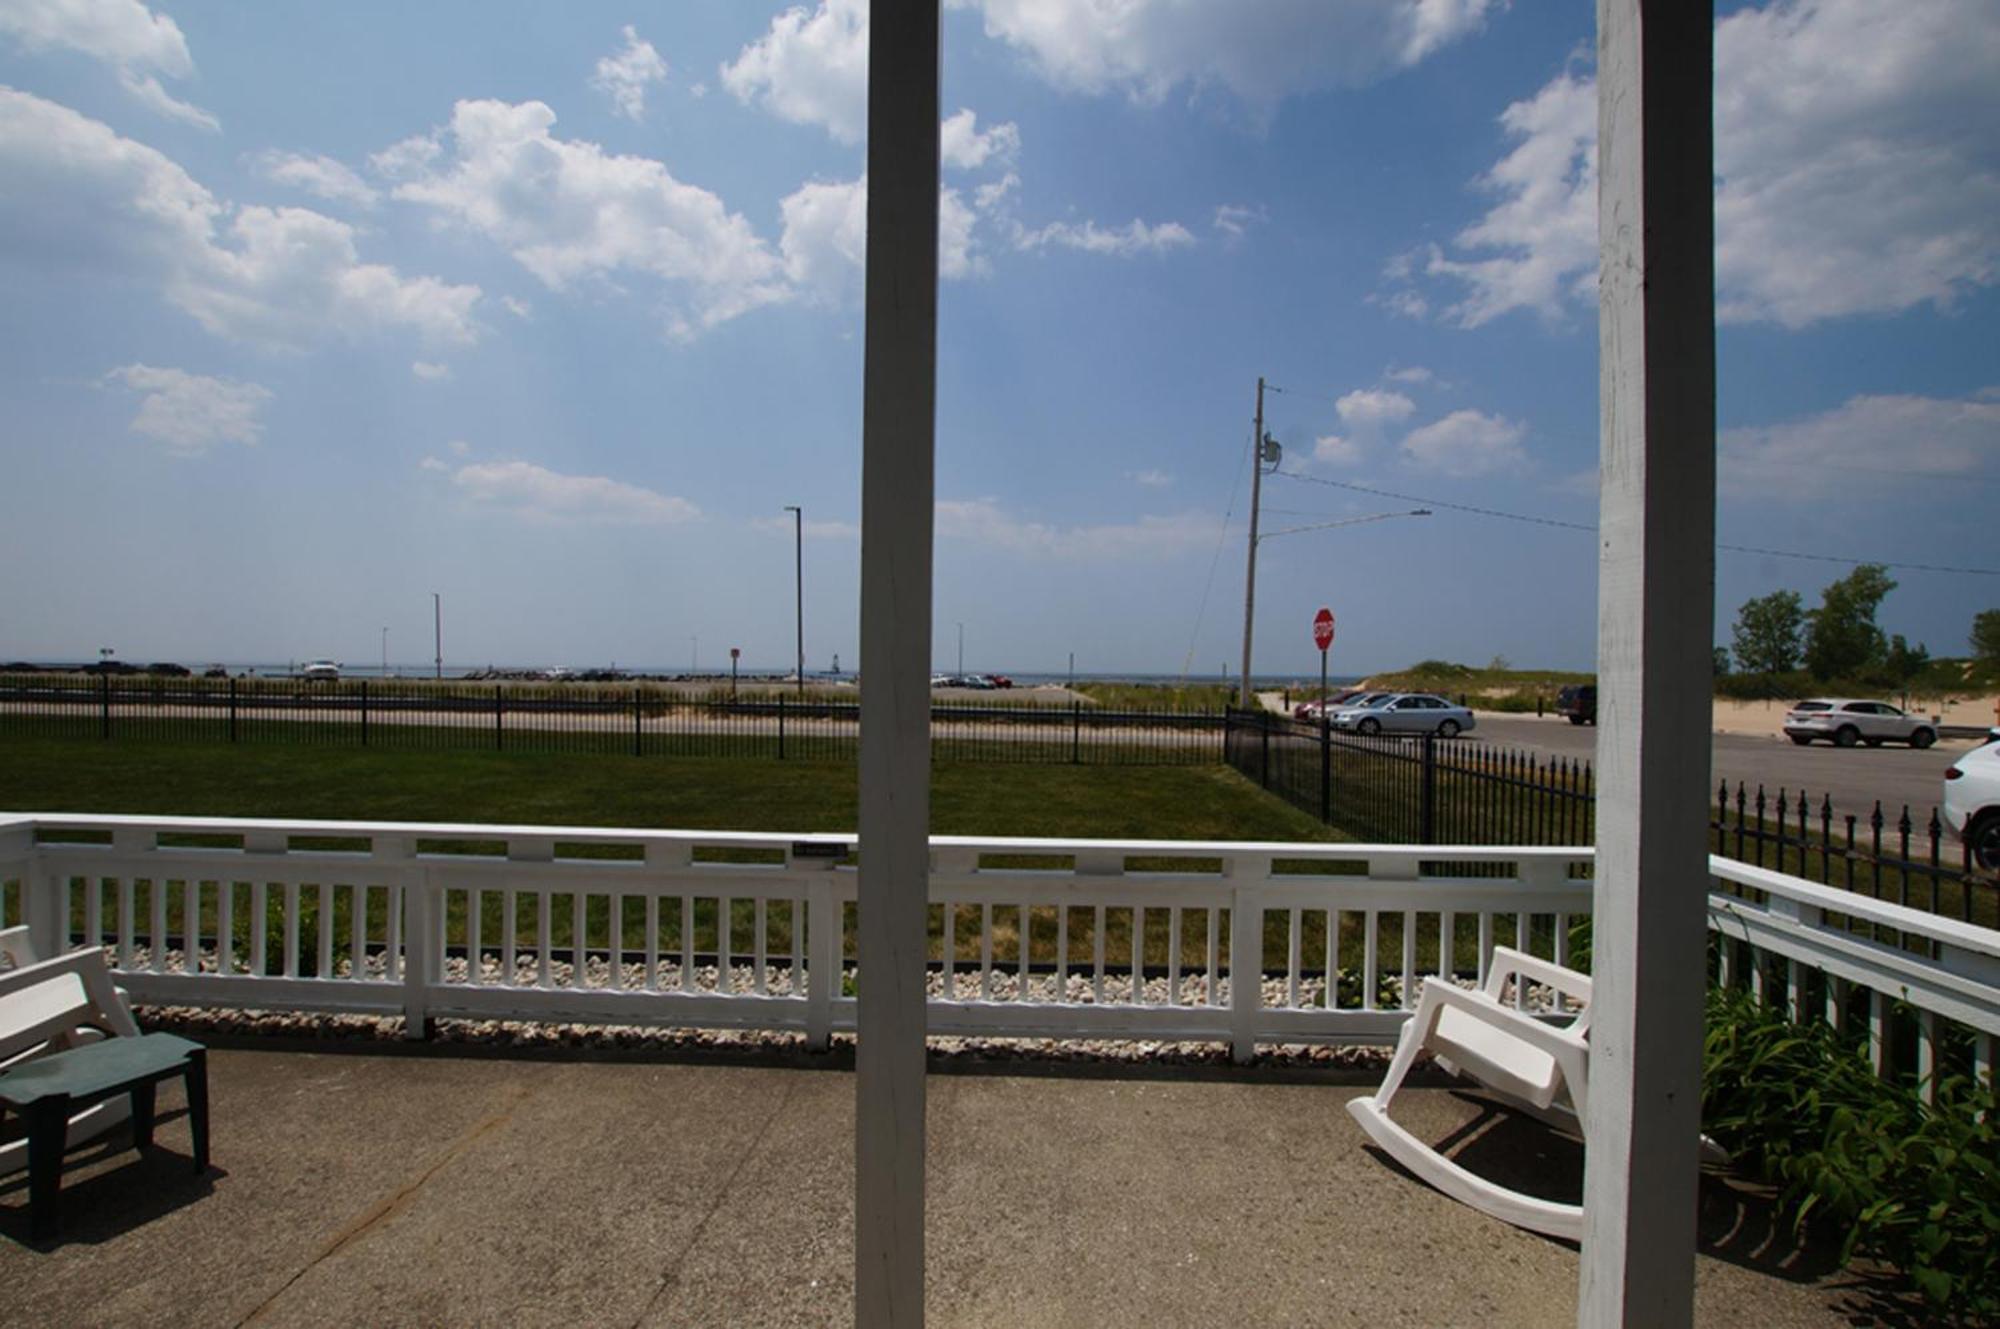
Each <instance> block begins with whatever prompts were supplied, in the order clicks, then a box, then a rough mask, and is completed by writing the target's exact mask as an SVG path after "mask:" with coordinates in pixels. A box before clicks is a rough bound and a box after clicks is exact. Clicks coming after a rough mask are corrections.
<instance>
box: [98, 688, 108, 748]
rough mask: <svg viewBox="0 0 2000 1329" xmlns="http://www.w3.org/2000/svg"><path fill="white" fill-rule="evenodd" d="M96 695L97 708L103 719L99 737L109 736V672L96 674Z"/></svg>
mask: <svg viewBox="0 0 2000 1329" xmlns="http://www.w3.org/2000/svg"><path fill="white" fill-rule="evenodd" d="M97 695H98V699H99V708H100V711H101V716H102V721H103V723H102V725H101V728H100V733H99V737H101V738H110V737H111V675H110V674H99V675H98V676H97Z"/></svg>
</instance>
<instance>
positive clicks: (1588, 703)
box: [1556, 683, 1597, 724]
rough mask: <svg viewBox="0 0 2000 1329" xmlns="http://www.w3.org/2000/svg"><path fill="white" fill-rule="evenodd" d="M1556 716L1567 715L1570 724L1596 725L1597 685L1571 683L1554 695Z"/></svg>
mask: <svg viewBox="0 0 2000 1329" xmlns="http://www.w3.org/2000/svg"><path fill="white" fill-rule="evenodd" d="M1556 714H1557V715H1567V716H1568V717H1569V722H1570V723H1571V724H1596V723H1597V685H1596V684H1595V683H1573V684H1571V685H1570V686H1569V687H1566V688H1564V689H1563V690H1562V691H1561V692H1558V693H1557V694H1556Z"/></svg>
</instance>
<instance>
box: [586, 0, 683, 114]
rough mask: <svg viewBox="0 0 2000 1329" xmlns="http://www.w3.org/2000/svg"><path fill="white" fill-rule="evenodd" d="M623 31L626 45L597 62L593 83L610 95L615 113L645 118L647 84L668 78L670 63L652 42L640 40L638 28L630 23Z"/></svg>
mask: <svg viewBox="0 0 2000 1329" xmlns="http://www.w3.org/2000/svg"><path fill="white" fill-rule="evenodd" d="M622 32H623V35H624V37H625V45H624V46H623V47H622V48H621V49H619V50H618V51H617V52H616V53H614V54H612V55H607V56H605V57H604V58H603V59H601V60H599V61H598V62H597V71H596V72H595V73H593V74H592V75H591V76H590V86H591V87H593V88H595V89H597V90H598V91H599V92H601V93H603V94H604V95H605V96H606V97H608V98H610V100H611V109H612V110H613V111H614V112H615V113H617V114H619V115H622V116H624V117H625V118H626V119H628V120H643V119H645V118H646V85H647V84H648V83H664V82H665V81H666V78H667V62H666V61H665V60H663V59H661V58H660V53H659V52H658V51H656V50H654V49H653V44H652V43H651V42H649V41H642V40H641V39H640V37H639V31H638V29H637V28H634V27H633V26H632V25H631V24H629V23H627V24H626V25H625V27H624V28H623V29H622Z"/></svg>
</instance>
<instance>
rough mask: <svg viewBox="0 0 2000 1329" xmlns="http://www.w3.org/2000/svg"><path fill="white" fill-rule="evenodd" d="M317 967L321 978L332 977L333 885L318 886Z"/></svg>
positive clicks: (329, 883)
mask: <svg viewBox="0 0 2000 1329" xmlns="http://www.w3.org/2000/svg"><path fill="white" fill-rule="evenodd" d="M318 959H319V967H318V969H317V970H316V971H315V972H316V973H317V974H318V976H319V977H321V978H332V977H333V884H332V883H331V882H321V883H320V885H319V956H318Z"/></svg>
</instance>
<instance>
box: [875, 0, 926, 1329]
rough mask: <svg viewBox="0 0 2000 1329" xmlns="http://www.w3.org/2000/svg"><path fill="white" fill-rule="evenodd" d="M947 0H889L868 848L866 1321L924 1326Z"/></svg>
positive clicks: (879, 104) (880, 82) (879, 230)
mask: <svg viewBox="0 0 2000 1329" xmlns="http://www.w3.org/2000/svg"><path fill="white" fill-rule="evenodd" d="M938 54H939V52H938V3H937V0H874V14H873V21H872V22H871V23H870V25H869V36H868V60H869V78H868V275H867V301H868V307H867V338H866V349H865V356H866V365H865V368H864V370H863V383H862V403H861V667H862V670H863V671H864V673H865V675H866V679H865V681H864V683H863V686H862V689H861V842H860V855H861V866H860V893H861V901H860V927H861V937H860V991H859V994H858V995H859V1010H858V1014H857V1024H858V1032H859V1038H860V1043H859V1048H858V1051H857V1062H856V1070H857V1074H856V1076H855V1080H856V1088H855V1160H854V1227H855V1232H854V1266H855V1267H854V1322H855V1323H856V1324H857V1325H867V1326H870V1327H871V1329H873V1327H874V1326H878V1325H879V1326H914V1325H921V1324H922V1323H923V1319H924V1019H925V1012H924V950H925V934H926V902H927V899H928V896H929V889H930V861H929V857H930V777H931V747H930V742H931V739H930V722H931V693H930V647H931V526H932V512H933V505H934V502H935V471H936V462H935V455H934V454H935V434H936V402H937V246H938Z"/></svg>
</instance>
